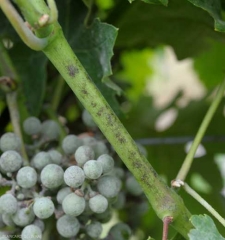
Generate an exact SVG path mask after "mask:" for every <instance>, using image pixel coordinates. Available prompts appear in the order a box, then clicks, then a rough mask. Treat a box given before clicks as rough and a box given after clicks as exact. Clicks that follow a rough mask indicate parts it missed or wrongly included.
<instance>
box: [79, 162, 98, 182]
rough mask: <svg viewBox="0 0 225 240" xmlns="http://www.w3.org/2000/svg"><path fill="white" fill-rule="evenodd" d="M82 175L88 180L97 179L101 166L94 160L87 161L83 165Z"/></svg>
mask: <svg viewBox="0 0 225 240" xmlns="http://www.w3.org/2000/svg"><path fill="white" fill-rule="evenodd" d="M83 169H84V174H85V176H86V177H87V178H89V179H98V178H99V177H100V176H101V175H102V165H101V163H99V162H97V161H96V160H89V161H87V162H86V163H85V164H84V167H83Z"/></svg>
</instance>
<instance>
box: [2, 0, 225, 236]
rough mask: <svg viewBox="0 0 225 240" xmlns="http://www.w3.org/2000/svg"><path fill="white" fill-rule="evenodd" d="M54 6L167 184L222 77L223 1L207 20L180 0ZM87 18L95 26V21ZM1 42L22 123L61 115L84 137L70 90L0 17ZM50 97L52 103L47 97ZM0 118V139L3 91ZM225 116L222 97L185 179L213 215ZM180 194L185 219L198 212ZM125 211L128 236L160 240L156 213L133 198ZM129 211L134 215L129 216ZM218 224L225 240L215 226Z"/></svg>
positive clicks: (224, 206)
mask: <svg viewBox="0 0 225 240" xmlns="http://www.w3.org/2000/svg"><path fill="white" fill-rule="evenodd" d="M56 2H57V6H58V9H59V21H60V24H61V25H62V28H63V31H64V33H65V35H66V37H67V39H68V41H69V43H70V45H71V46H72V48H73V49H74V51H75V53H76V54H77V56H78V57H79V59H80V61H81V62H82V63H83V65H84V66H85V68H86V70H87V71H88V73H89V75H90V76H91V77H92V79H93V81H94V82H95V83H96V85H97V86H98V88H99V89H100V90H101V91H102V93H103V94H104V96H105V97H106V99H107V100H108V102H109V103H110V105H111V106H112V108H113V109H114V110H115V112H116V113H117V115H118V116H119V117H120V119H121V120H122V122H123V124H124V125H125V127H126V128H127V130H128V131H129V133H130V134H131V135H132V137H133V138H134V139H135V140H137V141H139V142H141V143H143V144H144V145H145V147H146V149H147V151H148V159H149V161H150V162H151V164H152V165H153V167H154V168H155V169H156V171H157V172H158V173H159V174H160V175H161V176H162V178H163V179H164V180H165V181H166V182H167V183H168V184H169V185H170V181H171V180H173V179H174V178H175V177H176V175H177V173H178V170H179V168H180V166H181V164H182V162H183V160H184V157H185V154H186V151H185V146H186V143H187V141H188V140H185V139H186V138H187V137H190V139H191V138H193V137H194V136H195V134H196V132H197V130H198V128H199V125H200V123H201V121H202V119H203V117H204V115H205V113H206V111H207V109H208V107H209V105H210V102H211V100H212V98H213V96H214V94H215V90H216V88H217V86H218V84H220V83H221V81H222V80H223V79H224V75H225V74H224V73H225V65H224V62H225V35H224V33H222V31H223V21H222V17H221V19H220V17H218V16H219V15H218V12H219V14H220V13H221V15H222V16H225V15H224V14H225V12H224V9H223V7H225V1H222V0H221V1H219V0H218V1H215V2H216V3H218V5H217V12H216V13H215V12H214V10H213V8H212V9H211V8H210V9H211V10H210V11H208V12H207V11H205V10H203V9H202V8H198V7H196V6H194V5H193V4H192V2H194V1H187V0H170V1H169V4H168V6H167V7H165V6H162V5H159V4H156V5H154V4H146V3H144V2H142V1H139V0H136V1H134V2H133V3H132V4H130V3H129V2H128V1H126V0H123V1H120V0H83V1H81V0H77V1H70V0H65V1H60V0H58V1H56ZM149 2H151V1H149ZM154 2H155V3H156V2H158V3H159V2H160V1H154ZM165 2H166V1H165ZM195 2H196V3H197V2H198V3H200V2H202V3H203V2H204V3H205V4H206V5H205V6H206V8H205V9H207V6H208V5H207V2H208V3H209V2H210V1H195ZM211 2H212V1H211ZM219 4H221V5H220V6H219ZM218 6H219V8H218ZM209 13H210V14H209ZM212 16H213V17H214V19H213V17H212ZM96 17H97V18H98V19H99V20H94V19H95V18H96ZM93 21H94V23H93ZM92 23H93V24H92ZM105 23H107V24H105ZM109 24H110V25H109ZM214 24H215V25H214ZM111 25H113V26H114V27H112V26H111ZM214 26H216V27H219V28H220V29H219V30H220V32H219V31H215V30H214ZM117 29H119V30H118V31H117ZM0 38H1V39H3V40H4V43H5V46H8V53H9V55H10V57H11V60H12V63H13V65H14V66H15V69H16V70H17V73H18V76H19V78H20V82H19V91H20V95H19V97H20V99H19V105H20V108H21V109H22V110H21V119H25V118H26V116H27V115H28V114H29V115H36V116H39V117H40V118H43V119H44V118H46V116H47V117H53V118H54V117H58V116H62V117H64V118H65V119H66V121H67V126H68V128H69V129H70V131H71V132H73V133H75V134H78V133H81V132H83V131H88V130H89V129H87V128H85V127H84V126H83V124H82V121H81V112H82V106H81V105H80V103H79V101H78V100H77V99H76V98H75V97H74V95H73V93H72V91H71V90H70V89H69V87H68V86H67V85H66V84H64V82H63V80H62V79H61V78H60V77H59V76H58V73H57V71H56V70H55V69H54V67H53V66H52V65H51V64H50V63H49V62H48V61H47V59H46V58H45V56H44V55H43V54H41V53H36V52H34V51H32V50H30V49H28V48H27V47H26V46H25V45H24V44H23V43H21V42H20V40H19V38H18V37H17V35H16V34H15V32H14V31H13V29H12V28H11V26H10V25H9V23H8V21H7V20H6V19H5V17H4V16H3V14H2V13H0ZM7 44H8V45H7ZM10 44H11V45H10ZM106 50H107V51H106ZM113 52H114V55H113ZM112 56H113V57H112ZM111 57H112V59H111ZM1 61H2V60H1ZM110 61H111V64H112V66H110V65H109V62H110ZM1 63H2V62H1ZM111 74H112V75H111ZM57 91H59V93H58V95H60V99H58V100H56V99H55V100H54V97H56V96H58V95H57V94H54V93H56V92H57ZM53 101H54V103H55V105H54V104H52V103H53ZM55 109H56V112H54V111H55ZM0 112H1V115H0V133H1V134H2V133H3V132H5V131H6V130H7V129H10V128H11V126H10V120H9V113H8V109H7V106H6V104H5V96H4V93H3V92H2V91H1V92H0ZM224 117H225V111H224V100H223V102H222V103H221V105H220V107H219V109H218V110H217V112H216V114H215V116H214V118H213V120H212V122H211V124H210V126H209V128H208V130H207V132H206V138H207V139H205V141H203V143H202V149H200V150H201V151H200V154H199V156H198V157H197V156H196V159H195V161H194V163H193V166H192V168H191V171H190V173H189V175H188V179H187V182H188V183H189V184H190V185H191V186H192V187H193V188H194V189H195V190H196V191H198V192H199V193H200V194H201V195H202V196H203V197H204V198H205V200H206V201H208V202H209V203H210V204H212V206H213V207H214V208H215V209H216V210H217V211H218V212H220V214H221V215H222V216H223V215H224V214H225V199H224V192H222V189H223V186H224V180H223V177H224V175H225V173H224V164H225V157H224V156H223V155H221V154H225V147H224V146H225V142H224V139H225V124H224V122H225V119H224ZM184 138H185V139H184ZM143 139H145V141H146V139H147V142H144V140H143ZM190 139H189V140H190ZM218 154H220V155H218ZM218 156H220V159H222V160H221V161H220V164H218V161H217V160H215V159H218ZM179 193H180V194H181V196H182V197H183V199H184V202H185V204H186V206H187V207H188V209H189V210H190V211H191V213H192V214H204V213H206V210H205V209H204V208H203V207H201V206H200V205H199V204H198V203H197V202H196V201H195V200H194V199H192V198H191V197H190V196H188V195H187V194H186V193H185V192H184V191H182V190H181V191H180V192H179ZM133 204H134V205H133V206H134V207H133V208H134V211H133V212H132V211H130V212H126V209H123V210H121V211H120V212H119V217H120V218H121V219H122V220H124V221H126V222H129V223H130V224H131V226H132V227H133V229H136V239H140V240H141V239H146V238H147V237H148V236H151V237H154V238H155V239H160V237H161V228H162V223H161V221H160V220H159V219H158V218H157V217H156V215H155V213H154V212H153V211H151V209H150V210H149V211H148V209H149V208H148V206H146V205H145V206H142V205H140V206H139V204H138V203H137V202H135V199H134V201H133ZM137 205H138V207H139V208H140V209H139V213H140V212H141V213H142V214H139V213H138V211H136V210H137ZM215 223H216V224H217V222H216V221H215ZM217 226H218V229H219V231H220V232H221V234H223V235H224V236H225V230H224V228H223V227H222V226H220V225H219V224H217ZM171 234H172V233H171Z"/></svg>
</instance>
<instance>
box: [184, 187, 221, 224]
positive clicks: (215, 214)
mask: <svg viewBox="0 0 225 240" xmlns="http://www.w3.org/2000/svg"><path fill="white" fill-rule="evenodd" d="M183 188H184V190H185V191H186V192H187V193H188V194H189V195H191V196H192V197H193V198H194V199H195V200H197V201H198V202H199V203H200V204H201V205H202V206H203V207H205V208H206V209H207V210H208V211H209V212H210V213H211V214H212V215H213V216H214V217H215V218H216V219H217V220H218V221H219V222H220V223H221V224H222V225H223V226H224V227H225V219H224V218H223V217H222V216H221V215H220V214H219V213H218V212H217V211H216V210H215V209H214V208H213V207H212V206H211V205H210V204H209V203H207V202H206V201H205V200H204V199H203V198H202V197H201V196H200V195H199V194H198V193H197V192H195V190H194V189H192V188H191V187H190V186H189V185H188V184H187V183H184V184H183Z"/></svg>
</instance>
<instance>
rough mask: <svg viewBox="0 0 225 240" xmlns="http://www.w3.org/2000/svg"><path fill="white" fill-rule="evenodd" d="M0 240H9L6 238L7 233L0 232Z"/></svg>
mask: <svg viewBox="0 0 225 240" xmlns="http://www.w3.org/2000/svg"><path fill="white" fill-rule="evenodd" d="M0 239H1V240H9V238H8V237H7V233H4V232H0Z"/></svg>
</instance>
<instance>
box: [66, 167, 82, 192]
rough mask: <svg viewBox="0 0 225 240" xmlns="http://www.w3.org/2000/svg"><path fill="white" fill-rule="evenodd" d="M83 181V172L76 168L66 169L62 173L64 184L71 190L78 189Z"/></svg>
mask: <svg viewBox="0 0 225 240" xmlns="http://www.w3.org/2000/svg"><path fill="white" fill-rule="evenodd" d="M84 180H85V175H84V171H83V169H82V168H80V167H78V166H71V167H68V168H67V169H66V171H65V173H64V181H65V183H66V184H67V185H68V186H70V187H72V188H78V187H79V186H81V185H82V184H83V182H84Z"/></svg>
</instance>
